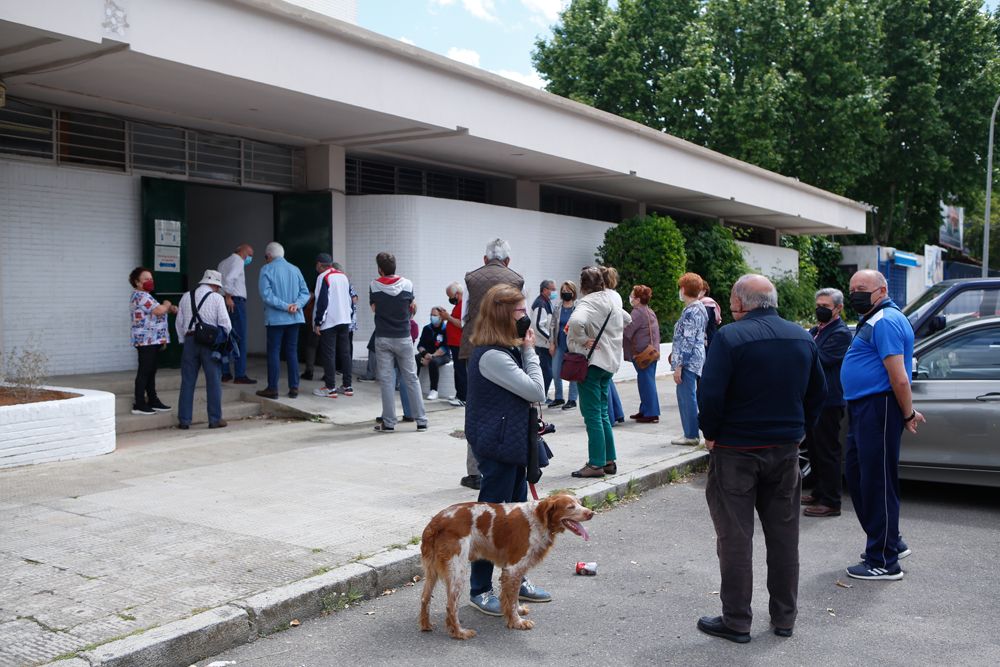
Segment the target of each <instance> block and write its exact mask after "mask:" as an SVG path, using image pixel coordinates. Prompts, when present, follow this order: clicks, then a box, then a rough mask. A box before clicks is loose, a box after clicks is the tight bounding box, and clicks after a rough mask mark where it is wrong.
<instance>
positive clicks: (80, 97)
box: [0, 0, 866, 234]
mask: <svg viewBox="0 0 1000 667" xmlns="http://www.w3.org/2000/svg"><path fill="white" fill-rule="evenodd" d="M105 8H106V3H105V2H104V1H102V0H37V1H36V2H32V3H5V5H4V8H3V15H2V16H0V19H2V20H0V78H2V79H3V80H4V81H5V83H6V85H7V86H8V94H9V95H13V96H17V97H21V98H24V99H30V100H36V101H39V102H47V103H51V104H56V105H63V106H68V107H77V108H81V109H88V110H93V111H101V112H106V113H113V114H117V115H121V116H126V117H130V118H134V119H137V120H147V121H151V122H160V123H167V124H173V125H179V126H184V127H191V128H195V129H201V130H208V131H217V132H224V133H229V134H237V135H240V136H244V137H248V138H253V139H259V140H263V141H272V142H278V143H284V144H289V145H294V146H302V147H308V146H315V145H321V144H333V145H338V146H342V147H344V148H345V149H346V150H347V151H348V152H350V153H352V154H359V155H377V156H385V157H390V158H394V159H398V160H409V161H415V162H420V163H429V164H436V165H440V166H445V167H450V168H454V169H460V170H466V171H472V172H477V173H483V174H487V175H492V176H496V177H502V178H510V179H517V180H524V181H529V182H535V183H540V184H547V185H554V186H561V187H568V188H573V189H577V190H582V191H586V192H590V193H594V194H597V195H603V196H607V197H613V198H618V199H621V200H627V201H636V202H645V203H646V204H647V205H648V206H651V207H662V208H667V209H671V210H676V211H682V212H687V213H691V214H694V215H700V216H707V217H722V218H725V219H727V220H731V221H735V222H743V223H747V224H752V225H756V226H759V227H765V228H770V229H776V230H781V231H782V232H785V233H792V234H847V233H851V234H853V233H863V232H864V231H865V215H866V207H865V206H863V205H862V204H859V203H857V202H853V201H851V200H848V199H846V198H843V197H840V196H837V195H834V194H831V193H828V192H825V191H823V190H820V189H818V188H815V187H812V186H809V185H806V184H804V183H800V182H798V181H796V180H795V179H791V178H787V177H784V176H780V175H778V174H775V173H773V172H769V171H767V170H764V169H761V168H759V167H755V166H753V165H750V164H747V163H744V162H740V161H739V160H735V159H733V158H729V157H727V156H724V155H721V154H719V153H715V152H713V151H709V150H707V149H704V148H701V147H698V146H696V145H694V144H691V143H688V142H685V141H683V140H680V139H677V138H675V137H672V136H670V135H666V134H663V133H661V132H658V131H655V130H652V129H650V128H647V127H645V126H643V125H640V124H638V123H634V122H632V121H628V120H625V119H622V118H619V117H617V116H614V115H612V114H608V113H605V112H602V111H599V110H596V109H593V108H591V107H588V106H586V105H583V104H579V103H576V102H572V101H570V100H567V99H564V98H561V97H558V96H555V95H552V94H549V93H546V92H544V91H538V90H535V89H533V88H530V87H528V86H524V85H521V84H518V83H515V82H513V81H509V80H507V79H504V78H501V77H499V76H496V75H493V74H490V73H488V72H485V71H483V70H480V69H477V68H474V67H469V66H467V65H463V64H461V63H457V62H454V61H452V60H449V59H447V58H444V57H441V56H437V55H435V54H432V53H429V52H427V51H424V50H422V49H419V48H416V47H413V46H409V45H407V44H403V43H401V42H397V41H396V40H393V39H389V38H386V37H383V36H380V35H377V34H375V33H372V32H370V31H366V30H364V29H362V28H359V27H357V26H354V25H351V24H347V23H343V22H340V21H337V20H335V19H332V18H329V17H325V16H322V15H319V14H313V13H311V12H309V11H308V10H304V9H301V8H299V7H296V6H294V5H290V4H288V3H285V2H281V1H280V0H213V1H205V0H171V2H169V3H165V2H156V1H154V0H131V2H129V3H128V4H127V5H126V8H127V14H125V19H126V22H127V25H126V26H122V25H121V24H119V25H117V26H110V27H109V26H108V25H107V22H106V21H104V18H105V11H104V10H105ZM115 28H117V32H116V31H115Z"/></svg>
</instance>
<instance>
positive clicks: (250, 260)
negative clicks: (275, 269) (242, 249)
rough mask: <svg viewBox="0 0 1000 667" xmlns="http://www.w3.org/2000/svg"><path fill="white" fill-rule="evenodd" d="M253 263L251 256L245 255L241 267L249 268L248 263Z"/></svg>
mask: <svg viewBox="0 0 1000 667" xmlns="http://www.w3.org/2000/svg"><path fill="white" fill-rule="evenodd" d="M252 261H253V255H247V256H246V257H244V258H243V266H250V262H252Z"/></svg>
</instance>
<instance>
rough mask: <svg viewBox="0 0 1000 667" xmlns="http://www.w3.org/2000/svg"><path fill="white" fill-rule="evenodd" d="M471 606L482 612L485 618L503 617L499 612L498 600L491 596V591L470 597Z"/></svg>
mask: <svg viewBox="0 0 1000 667" xmlns="http://www.w3.org/2000/svg"><path fill="white" fill-rule="evenodd" d="M470 599H471V601H472V606H473V608H475V609H478V610H479V611H481V612H483V613H484V614H486V615H487V616H503V612H502V611H500V598H498V597H497V596H496V595H494V594H493V591H492V590H489V591H486V592H485V593H480V594H479V595H472V596H470Z"/></svg>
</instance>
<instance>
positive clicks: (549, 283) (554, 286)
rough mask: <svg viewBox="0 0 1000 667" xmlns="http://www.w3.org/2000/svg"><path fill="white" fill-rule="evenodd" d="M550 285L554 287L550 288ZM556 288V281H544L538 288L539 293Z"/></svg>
mask: <svg viewBox="0 0 1000 667" xmlns="http://www.w3.org/2000/svg"><path fill="white" fill-rule="evenodd" d="M549 285H551V286H552V287H549ZM555 288H556V281H554V280H543V281H542V282H541V284H540V285H539V286H538V291H539V292H541V291H542V290H543V289H555Z"/></svg>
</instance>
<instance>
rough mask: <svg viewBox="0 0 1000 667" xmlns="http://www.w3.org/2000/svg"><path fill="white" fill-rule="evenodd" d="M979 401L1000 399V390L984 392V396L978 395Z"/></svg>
mask: <svg viewBox="0 0 1000 667" xmlns="http://www.w3.org/2000/svg"><path fill="white" fill-rule="evenodd" d="M976 400H977V401H983V402H984V403H985V402H987V401H1000V391H991V392H990V393H988V394H983V395H982V396H976Z"/></svg>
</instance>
